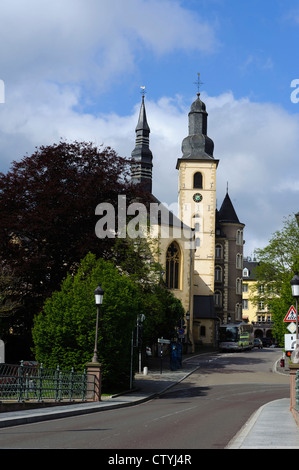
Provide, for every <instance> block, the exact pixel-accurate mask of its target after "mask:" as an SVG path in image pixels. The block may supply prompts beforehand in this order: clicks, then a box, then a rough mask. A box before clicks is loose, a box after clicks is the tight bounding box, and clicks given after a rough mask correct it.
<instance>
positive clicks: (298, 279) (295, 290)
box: [290, 272, 299, 363]
mask: <svg viewBox="0 0 299 470" xmlns="http://www.w3.org/2000/svg"><path fill="white" fill-rule="evenodd" d="M290 282H291V287H292V295H293V297H295V300H296V350H295V354H294V359H293V362H294V363H298V362H299V344H298V297H299V276H298V273H297V272H295V276H294V277H293V279H291V281H290Z"/></svg>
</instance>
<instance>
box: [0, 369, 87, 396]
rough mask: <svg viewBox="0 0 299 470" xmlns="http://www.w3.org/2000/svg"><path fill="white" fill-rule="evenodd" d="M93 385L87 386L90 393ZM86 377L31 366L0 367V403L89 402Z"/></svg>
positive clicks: (72, 372) (84, 375)
mask: <svg viewBox="0 0 299 470" xmlns="http://www.w3.org/2000/svg"><path fill="white" fill-rule="evenodd" d="M90 386H91V384H90V383H89V384H88V388H89V389H90ZM86 395H87V373H86V371H84V372H83V373H77V372H74V370H73V369H72V370H71V371H61V370H60V369H59V366H58V367H57V369H45V368H44V367H43V365H42V364H41V365H39V366H32V365H24V363H23V361H21V364H20V365H11V364H3V363H2V364H0V401H3V400H9V401H10V400H11V401H18V402H23V401H27V400H34V401H39V402H41V401H45V400H49V401H57V402H59V401H62V400H67V401H74V400H80V401H86Z"/></svg>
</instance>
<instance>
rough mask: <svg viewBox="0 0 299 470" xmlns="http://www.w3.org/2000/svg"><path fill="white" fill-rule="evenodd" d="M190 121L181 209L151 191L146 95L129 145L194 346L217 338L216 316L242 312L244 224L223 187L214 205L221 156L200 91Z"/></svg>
mask: <svg viewBox="0 0 299 470" xmlns="http://www.w3.org/2000/svg"><path fill="white" fill-rule="evenodd" d="M188 124H189V125H188V135H187V136H186V137H185V138H184V139H183V142H182V147H181V150H182V156H181V157H180V158H178V159H177V162H176V168H177V170H178V208H179V213H178V216H177V217H176V216H174V215H173V214H172V213H171V212H170V211H168V210H167V208H166V207H164V206H163V205H162V204H161V203H160V201H158V200H157V199H156V198H155V196H154V195H152V166H153V156H152V153H151V151H150V149H149V135H150V128H149V125H148V122H147V116H146V110H145V103H144V96H143V97H142V103H141V108H140V114H139V119H138V123H137V127H136V143H135V148H134V150H133V152H132V181H133V182H135V183H140V184H142V185H143V187H144V190H145V191H147V192H148V193H149V195H150V201H151V203H152V204H157V205H158V207H159V216H157V217H156V219H155V223H154V225H155V227H151V237H153V234H155V235H154V238H155V239H156V241H157V244H158V249H157V250H156V253H157V255H156V256H157V260H158V261H159V262H160V264H161V265H162V266H163V267H164V268H165V282H166V285H167V287H168V288H169V289H171V290H172V291H173V293H174V294H175V295H176V296H177V297H178V298H179V299H180V300H181V301H182V304H183V307H184V309H185V312H186V317H187V318H188V319H189V318H190V319H189V320H188V337H189V340H190V343H191V345H192V350H194V349H195V348H196V347H197V346H198V345H202V344H203V345H215V344H216V343H217V329H218V328H217V327H218V324H219V322H224V321H225V322H226V321H227V320H228V318H229V317H230V318H231V320H232V321H237V320H241V319H242V267H243V265H242V260H243V229H244V224H243V223H240V222H239V219H238V217H237V215H236V213H235V210H234V208H233V204H232V202H231V200H230V198H229V195H228V193H227V194H226V196H225V199H224V201H223V204H222V206H221V209H220V210H219V211H217V210H216V170H217V167H218V163H219V160H218V159H215V157H214V142H213V141H212V139H211V138H210V137H208V135H207V124H208V113H207V111H206V105H205V103H203V102H202V100H201V99H200V93H197V98H196V100H195V101H194V102H193V103H192V105H191V109H190V112H189V115H188ZM174 184H175V183H174ZM151 222H152V219H151ZM215 260H216V261H217V264H215ZM215 304H216V305H215Z"/></svg>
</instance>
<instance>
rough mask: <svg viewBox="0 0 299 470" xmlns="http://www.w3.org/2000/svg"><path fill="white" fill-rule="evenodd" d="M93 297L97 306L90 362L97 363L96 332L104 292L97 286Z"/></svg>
mask: <svg viewBox="0 0 299 470" xmlns="http://www.w3.org/2000/svg"><path fill="white" fill-rule="evenodd" d="M94 297H95V304H96V306H97V321H96V334H95V342H94V352H93V358H92V361H91V362H97V363H98V362H99V358H98V330H99V316H100V305H102V303H103V297H104V291H103V289H102V287H101V285H100V284H99V285H98V287H97V288H96V289H95V291H94Z"/></svg>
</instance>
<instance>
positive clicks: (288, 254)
mask: <svg viewBox="0 0 299 470" xmlns="http://www.w3.org/2000/svg"><path fill="white" fill-rule="evenodd" d="M255 255H256V257H257V259H258V260H259V266H257V268H256V271H255V274H256V278H257V284H256V288H255V290H254V292H253V295H252V300H253V301H254V302H255V303H256V304H257V303H258V302H261V301H262V302H263V303H264V305H265V306H267V307H268V309H269V311H270V312H271V313H272V318H273V320H274V329H273V333H274V336H275V338H276V339H277V340H278V342H279V344H280V345H281V346H283V344H284V334H285V333H287V330H286V325H285V324H284V322H283V319H284V317H285V315H286V313H287V311H288V309H289V308H290V306H291V305H292V303H293V302H294V299H293V297H292V291H291V285H290V280H291V279H292V277H293V276H294V272H296V271H299V227H298V225H297V222H296V219H295V217H294V216H293V215H290V216H289V217H287V218H285V219H284V224H283V228H282V229H281V230H278V231H276V232H275V233H274V234H273V236H272V237H271V239H270V241H269V244H268V245H267V246H266V247H265V248H263V249H259V250H256V252H255Z"/></svg>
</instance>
